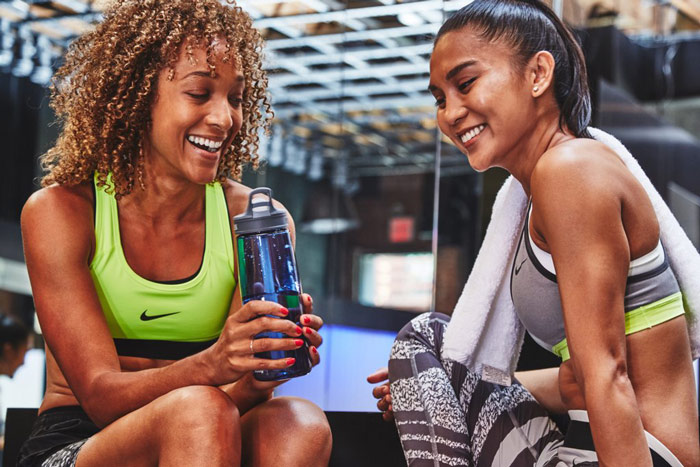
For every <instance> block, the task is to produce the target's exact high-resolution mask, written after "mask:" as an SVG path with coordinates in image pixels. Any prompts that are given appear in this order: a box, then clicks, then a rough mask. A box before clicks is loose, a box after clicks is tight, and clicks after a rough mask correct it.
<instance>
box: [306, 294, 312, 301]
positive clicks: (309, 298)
mask: <svg viewBox="0 0 700 467" xmlns="http://www.w3.org/2000/svg"><path fill="white" fill-rule="evenodd" d="M306 301H307V302H309V303H311V302H313V301H314V300H313V299H312V298H311V295H307V296H306Z"/></svg>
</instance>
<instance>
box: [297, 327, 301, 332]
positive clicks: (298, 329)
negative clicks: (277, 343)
mask: <svg viewBox="0 0 700 467" xmlns="http://www.w3.org/2000/svg"><path fill="white" fill-rule="evenodd" d="M297 334H301V328H300V327H299V326H297Z"/></svg>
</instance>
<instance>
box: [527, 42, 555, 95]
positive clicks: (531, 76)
mask: <svg viewBox="0 0 700 467" xmlns="http://www.w3.org/2000/svg"><path fill="white" fill-rule="evenodd" d="M555 66H556V64H555V62H554V57H553V56H552V54H551V53H549V52H547V51H546V50H540V51H539V52H537V53H536V54H535V55H533V57H532V58H531V59H530V63H529V67H528V71H529V72H528V80H530V85H531V86H532V97H539V96H541V95H542V94H544V93H545V91H547V89H549V87H550V86H551V85H552V81H553V80H554V67H555Z"/></svg>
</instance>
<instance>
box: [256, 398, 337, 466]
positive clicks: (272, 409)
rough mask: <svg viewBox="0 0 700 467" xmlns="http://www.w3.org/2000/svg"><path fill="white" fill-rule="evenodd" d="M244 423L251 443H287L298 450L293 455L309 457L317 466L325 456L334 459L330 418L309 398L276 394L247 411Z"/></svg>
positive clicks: (309, 462) (308, 463)
mask: <svg viewBox="0 0 700 467" xmlns="http://www.w3.org/2000/svg"><path fill="white" fill-rule="evenodd" d="M242 426H243V433H244V437H247V439H248V442H250V443H253V444H258V443H261V442H266V443H273V444H276V443H284V444H286V445H287V446H288V449H294V450H295V453H294V456H293V457H295V458H297V460H299V461H301V460H302V459H301V458H302V457H304V456H308V459H307V463H306V464H304V465H316V461H320V462H319V464H318V465H322V464H323V462H324V459H325V462H327V461H328V459H329V458H330V452H331V447H332V443H333V437H332V434H331V429H330V425H329V424H328V419H327V418H326V414H325V413H324V412H323V410H321V408H320V407H318V406H317V405H316V404H314V403H312V402H310V401H308V400H305V399H301V398H298V397H275V398H273V399H270V400H269V401H267V402H265V403H264V404H261V405H260V406H258V407H256V408H255V409H254V411H251V413H250V414H246V415H245V416H244V417H243V423H242ZM258 448H259V446H258V447H257V448H256V450H257V449H258ZM244 451H245V449H244ZM289 453H290V454H291V452H289ZM244 454H245V452H244ZM263 456H264V454H263Z"/></svg>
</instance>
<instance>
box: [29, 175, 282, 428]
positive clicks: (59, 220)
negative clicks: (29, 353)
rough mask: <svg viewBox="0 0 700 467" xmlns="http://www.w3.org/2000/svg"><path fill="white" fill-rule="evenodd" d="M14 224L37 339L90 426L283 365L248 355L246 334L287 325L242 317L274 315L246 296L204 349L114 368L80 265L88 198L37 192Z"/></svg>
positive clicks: (64, 191)
mask: <svg viewBox="0 0 700 467" xmlns="http://www.w3.org/2000/svg"><path fill="white" fill-rule="evenodd" d="M21 224H22V236H23V241H24V250H25V257H26V263H27V268H28V270H29V277H30V280H31V284H32V292H33V295H34V302H35V305H36V310H37V315H38V317H39V321H40V323H41V327H42V332H43V335H44V338H45V341H46V343H47V345H48V347H49V348H50V350H51V352H52V353H53V355H54V357H55V358H56V361H57V362H58V365H59V367H60V368H61V371H62V373H63V375H64V376H65V378H66V380H67V381H68V384H69V386H70V388H71V390H72V391H73V393H74V395H75V397H76V398H77V399H78V401H79V402H80V404H81V406H82V407H83V409H84V410H85V411H86V412H87V413H88V414H89V415H90V417H91V418H92V419H93V420H94V421H95V422H96V423H97V424H98V425H100V426H104V425H107V424H109V423H110V422H111V421H113V420H115V419H117V418H119V417H121V416H123V415H125V414H126V413H129V412H131V411H133V410H135V409H137V408H139V407H141V406H143V405H145V404H147V403H149V402H151V401H152V400H154V399H155V398H157V397H159V396H161V395H163V394H166V393H168V392H169V391H171V390H173V389H176V388H180V387H184V386H190V385H219V384H224V383H228V382H231V381H235V380H237V379H239V378H240V377H241V376H242V375H243V374H244V373H245V372H247V371H250V370H252V369H254V368H278V367H281V365H282V366H283V365H285V362H275V361H270V360H261V359H254V358H252V355H250V351H249V349H248V340H249V337H250V336H251V335H255V334H257V333H259V332H261V331H262V330H264V329H265V328H268V329H273V328H274V329H276V330H277V331H278V332H285V333H291V332H293V331H291V328H292V327H294V326H293V325H292V323H289V322H288V321H286V320H276V319H269V318H263V319H257V320H253V321H250V322H247V321H248V320H250V319H251V318H252V317H254V316H257V315H258V314H281V311H280V306H279V305H276V304H271V303H264V302H255V303H252V302H251V303H252V304H251V305H249V306H247V307H245V308H241V310H239V311H238V312H237V313H234V314H232V315H231V316H230V317H229V319H228V320H227V323H226V326H225V328H224V331H223V332H222V336H221V337H220V339H219V340H218V341H217V342H216V343H215V344H214V345H213V346H212V347H210V348H209V349H207V350H205V351H203V352H200V353H199V354H196V355H193V356H191V357H188V358H185V359H183V360H180V361H177V362H174V363H173V364H171V365H168V366H165V367H162V368H153V369H146V370H141V371H136V372H121V369H120V364H119V359H118V356H117V353H116V350H115V347H114V343H113V340H112V336H111V334H110V332H109V329H108V327H107V324H106V321H105V318H104V316H103V314H102V310H101V307H100V303H99V300H98V298H97V293H96V291H95V287H94V284H93V281H92V278H91V275H90V272H89V267H88V265H89V261H90V258H91V254H92V249H93V245H94V230H93V225H92V204H91V201H90V199H88V198H86V197H85V196H82V195H81V194H80V193H79V190H76V189H72V188H66V187H58V186H55V187H50V188H46V189H43V190H40V191H39V192H37V193H35V194H34V195H32V197H31V198H30V199H29V200H28V201H27V203H26V205H25V207H24V209H23V211H22V219H21ZM280 341H290V342H293V339H284V340H280ZM283 344H284V342H280V343H279V344H277V345H283ZM289 348H295V346H294V345H292V346H291V347H289Z"/></svg>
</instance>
